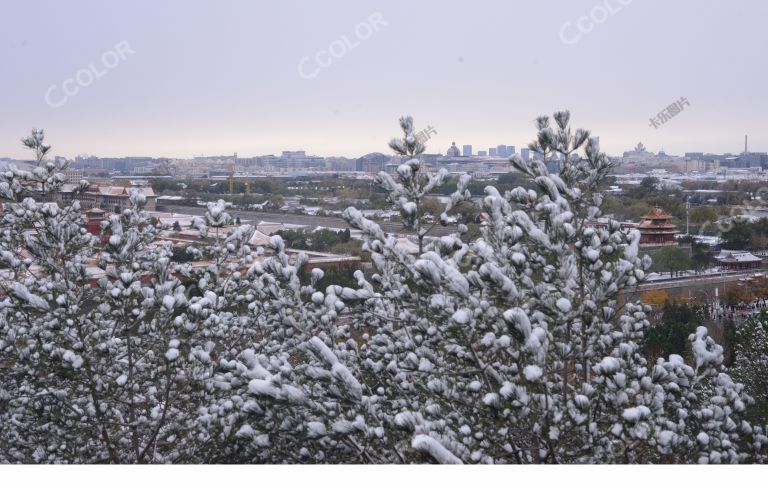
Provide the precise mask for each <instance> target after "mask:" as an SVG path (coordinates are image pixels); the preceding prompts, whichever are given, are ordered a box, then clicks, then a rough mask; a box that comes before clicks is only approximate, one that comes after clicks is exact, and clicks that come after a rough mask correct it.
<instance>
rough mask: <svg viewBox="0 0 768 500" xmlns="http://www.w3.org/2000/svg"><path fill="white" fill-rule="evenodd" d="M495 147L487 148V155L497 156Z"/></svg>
mask: <svg viewBox="0 0 768 500" xmlns="http://www.w3.org/2000/svg"><path fill="white" fill-rule="evenodd" d="M497 154H498V153H497V152H496V148H488V156H497Z"/></svg>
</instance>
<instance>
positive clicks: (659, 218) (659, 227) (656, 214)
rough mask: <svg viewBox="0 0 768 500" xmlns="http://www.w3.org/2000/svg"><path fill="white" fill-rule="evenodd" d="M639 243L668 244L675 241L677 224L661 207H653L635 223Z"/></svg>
mask: <svg viewBox="0 0 768 500" xmlns="http://www.w3.org/2000/svg"><path fill="white" fill-rule="evenodd" d="M637 229H638V230H639V231H640V244H641V245H670V244H673V243H675V235H676V234H677V226H676V225H674V224H672V216H671V215H669V214H668V213H666V212H665V211H664V209H663V208H661V207H654V208H652V209H651V211H650V212H648V213H647V214H645V215H644V216H643V217H642V218H641V219H640V223H639V224H638V225H637Z"/></svg>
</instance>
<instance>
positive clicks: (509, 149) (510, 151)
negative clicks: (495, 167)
mask: <svg viewBox="0 0 768 500" xmlns="http://www.w3.org/2000/svg"><path fill="white" fill-rule="evenodd" d="M507 156H515V147H514V146H507Z"/></svg>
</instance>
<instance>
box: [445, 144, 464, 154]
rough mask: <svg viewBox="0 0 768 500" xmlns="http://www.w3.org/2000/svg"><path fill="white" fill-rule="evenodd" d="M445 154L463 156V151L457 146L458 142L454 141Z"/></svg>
mask: <svg viewBox="0 0 768 500" xmlns="http://www.w3.org/2000/svg"><path fill="white" fill-rule="evenodd" d="M445 156H450V157H454V156H461V152H460V151H459V148H457V147H456V143H455V142H452V143H451V147H450V148H448V151H447V152H446V153H445Z"/></svg>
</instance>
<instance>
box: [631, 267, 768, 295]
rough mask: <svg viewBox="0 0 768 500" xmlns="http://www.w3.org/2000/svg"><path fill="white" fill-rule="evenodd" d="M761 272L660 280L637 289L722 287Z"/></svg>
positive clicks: (751, 271) (644, 284)
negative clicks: (721, 285) (724, 284)
mask: <svg viewBox="0 0 768 500" xmlns="http://www.w3.org/2000/svg"><path fill="white" fill-rule="evenodd" d="M755 272H760V271H759V270H755V269H752V270H750V271H745V272H734V273H728V274H716V275H708V276H695V277H687V278H680V279H670V280H663V281H662V280H659V281H651V282H646V283H643V284H642V285H640V286H638V287H637V289H638V290H639V291H641V292H644V291H647V290H665V289H670V288H686V287H705V286H710V285H720V284H723V283H733V282H734V281H739V280H740V279H742V278H746V277H748V276H750V275H752V274H755Z"/></svg>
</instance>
